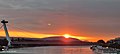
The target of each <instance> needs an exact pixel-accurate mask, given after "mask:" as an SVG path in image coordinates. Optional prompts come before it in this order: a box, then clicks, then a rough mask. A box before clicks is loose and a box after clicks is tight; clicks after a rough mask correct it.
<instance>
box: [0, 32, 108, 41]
mask: <svg viewBox="0 0 120 54" xmlns="http://www.w3.org/2000/svg"><path fill="white" fill-rule="evenodd" d="M9 34H10V37H27V38H45V37H52V36H64V35H65V34H61V35H60V34H59V35H57V34H38V33H32V32H18V31H9ZM0 36H5V32H4V31H0ZM69 37H72V38H77V39H79V40H83V41H92V42H96V41H97V40H100V39H101V38H94V37H88V36H77V35H71V34H69ZM103 40H105V41H107V40H109V39H108V38H104V39H103Z"/></svg>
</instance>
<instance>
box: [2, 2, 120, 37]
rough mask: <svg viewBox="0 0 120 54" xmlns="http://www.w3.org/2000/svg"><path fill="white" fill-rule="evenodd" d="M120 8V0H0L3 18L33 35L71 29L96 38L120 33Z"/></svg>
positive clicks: (76, 32)
mask: <svg viewBox="0 0 120 54" xmlns="http://www.w3.org/2000/svg"><path fill="white" fill-rule="evenodd" d="M119 5H120V1H119V0H0V16H1V17H6V19H8V20H9V22H11V23H12V24H14V26H19V27H21V28H22V29H26V30H31V29H33V30H31V31H32V32H38V33H39V32H40V33H56V34H57V33H60V31H61V30H64V28H68V29H71V31H70V32H71V33H74V34H78V35H91V34H93V36H95V35H96V34H95V33H99V34H101V33H106V34H110V33H119V32H120V30H119V27H120V25H119V24H120V21H119V20H120V15H119V14H120V6H119ZM48 23H51V24H52V26H48V25H47V24H48ZM104 35H105V34H104Z"/></svg>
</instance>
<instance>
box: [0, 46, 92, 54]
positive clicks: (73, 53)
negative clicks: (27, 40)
mask: <svg viewBox="0 0 120 54" xmlns="http://www.w3.org/2000/svg"><path fill="white" fill-rule="evenodd" d="M0 53H5V54H18V53H19V54H20V53H21V54H94V53H93V52H92V51H91V50H90V49H89V46H42V47H28V48H16V49H9V51H2V52H0Z"/></svg>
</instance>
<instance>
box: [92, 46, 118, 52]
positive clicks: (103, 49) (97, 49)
mask: <svg viewBox="0 0 120 54" xmlns="http://www.w3.org/2000/svg"><path fill="white" fill-rule="evenodd" d="M90 49H91V50H92V51H93V52H94V53H95V54H120V49H116V48H110V47H102V46H99V45H94V46H91V47H90Z"/></svg>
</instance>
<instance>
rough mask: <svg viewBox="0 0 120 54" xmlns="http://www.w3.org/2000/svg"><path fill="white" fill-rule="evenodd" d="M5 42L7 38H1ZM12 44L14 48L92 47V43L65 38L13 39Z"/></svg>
mask: <svg viewBox="0 0 120 54" xmlns="http://www.w3.org/2000/svg"><path fill="white" fill-rule="evenodd" d="M0 39H2V40H3V41H4V40H5V37H2V38H0ZM11 40H12V44H13V45H14V46H58V45H59V46H66V45H67V46H68V45H69V46H73V45H74V46H76V45H77V46H78V45H91V44H92V43H91V42H86V41H81V40H79V39H76V38H71V37H69V38H65V37H63V36H54V37H46V38H21V37H12V38H11Z"/></svg>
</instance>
